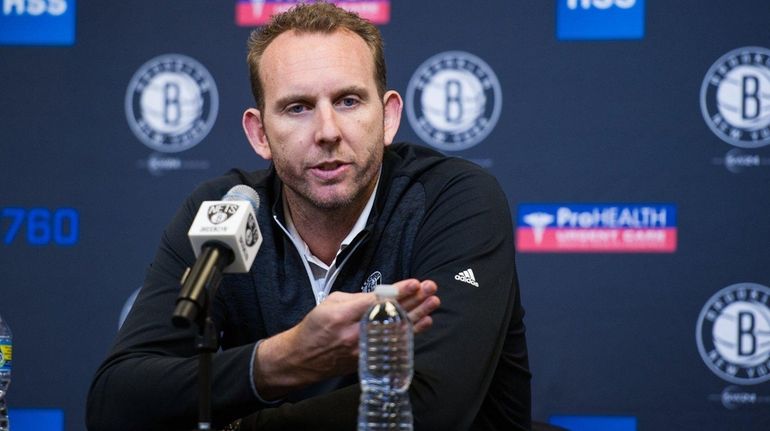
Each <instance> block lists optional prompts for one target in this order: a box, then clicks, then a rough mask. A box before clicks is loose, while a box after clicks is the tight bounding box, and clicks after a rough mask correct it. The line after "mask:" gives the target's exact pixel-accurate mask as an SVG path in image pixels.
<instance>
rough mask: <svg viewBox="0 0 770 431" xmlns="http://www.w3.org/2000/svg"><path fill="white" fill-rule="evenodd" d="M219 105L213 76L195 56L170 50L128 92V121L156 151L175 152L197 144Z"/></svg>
mask: <svg viewBox="0 0 770 431" xmlns="http://www.w3.org/2000/svg"><path fill="white" fill-rule="evenodd" d="M218 109H219V95H218V93H217V87H216V84H215V83H214V79H213V78H212V77H211V74H209V72H208V70H206V68H205V67H203V65H201V64H200V63H198V62H197V61H195V60H193V59H192V58H190V57H187V56H184V55H179V54H168V55H162V56H160V57H155V58H153V59H152V60H150V61H148V62H147V63H145V64H144V65H142V67H140V68H139V70H138V71H137V72H136V73H135V74H134V76H133V78H131V82H130V83H129V84H128V89H127V91H126V116H127V118H128V125H129V126H130V127H131V130H132V131H133V132H134V134H135V135H136V137H137V138H139V140H140V141H142V142H143V143H144V144H145V145H147V146H148V147H150V148H152V149H153V150H156V151H161V152H164V153H176V152H179V151H184V150H187V149H189V148H192V147H194V146H195V145H197V144H198V143H199V142H200V141H201V140H202V139H203V138H204V137H206V135H207V134H208V133H209V131H210V130H211V127H212V126H213V125H214V121H215V120H216V117H217V110H218Z"/></svg>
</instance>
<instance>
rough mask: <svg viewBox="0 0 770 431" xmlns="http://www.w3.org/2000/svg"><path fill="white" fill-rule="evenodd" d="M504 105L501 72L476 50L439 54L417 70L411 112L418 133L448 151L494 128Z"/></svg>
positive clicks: (408, 92) (471, 142)
mask: <svg viewBox="0 0 770 431" xmlns="http://www.w3.org/2000/svg"><path fill="white" fill-rule="evenodd" d="M501 107H502V91H501V90H500V82H499V81H498V80H497V76H495V72H494V71H493V70H492V68H491V67H489V65H488V64H487V63H485V62H484V61H483V60H481V59H480V58H478V57H476V56H475V55H472V54H468V53H466V52H460V51H449V52H444V53H441V54H437V55H435V56H433V57H431V58H429V59H428V60H427V61H425V62H424V63H423V64H422V65H420V67H418V68H417V71H416V72H415V73H414V75H412V79H411V80H410V81H409V86H408V87H407V90H406V113H407V117H408V118H409V123H410V124H411V125H412V128H413V129H414V131H415V132H416V133H417V135H418V136H419V137H420V138H421V139H422V140H423V141H425V142H426V143H428V144H430V145H432V146H434V147H436V148H438V149H441V150H445V151H458V150H464V149H466V148H470V147H472V146H474V145H476V144H478V143H479V142H481V141H482V140H483V139H484V138H485V137H486V136H487V135H489V133H490V132H491V131H492V129H494V127H495V124H496V123H497V120H498V118H499V117H500V110H501Z"/></svg>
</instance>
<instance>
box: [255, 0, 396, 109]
mask: <svg viewBox="0 0 770 431" xmlns="http://www.w3.org/2000/svg"><path fill="white" fill-rule="evenodd" d="M291 30H294V31H296V32H298V33H327V34H328V33H333V32H335V31H337V30H348V31H351V32H353V33H354V34H357V35H358V36H360V37H361V39H363V40H364V42H366V45H367V46H368V47H369V50H370V51H371V52H372V59H373V61H374V80H375V83H376V85H377V91H378V92H379V95H380V96H382V95H384V94H385V90H386V88H387V80H386V70H385V54H384V50H383V42H382V35H381V34H380V31H379V30H378V29H377V27H375V26H374V25H373V24H372V23H370V22H369V21H367V20H365V19H363V18H361V17H359V16H358V15H356V14H355V13H352V12H348V11H346V10H344V9H342V8H340V7H337V6H335V5H333V4H330V3H326V2H318V3H300V4H298V5H297V6H295V7H293V8H291V9H289V10H288V11H286V12H284V13H281V14H278V15H275V16H273V17H272V18H271V20H270V22H269V23H268V24H267V25H266V26H264V27H261V28H259V29H256V30H254V31H253V32H251V36H250V37H249V45H248V48H249V53H248V55H247V57H246V58H247V62H248V64H249V78H250V80H251V92H252V94H253V95H254V101H255V102H256V104H257V108H258V109H259V110H263V109H264V107H265V98H264V96H263V89H262V81H261V80H260V77H259V61H260V60H261V59H262V55H263V54H264V53H265V50H266V49H267V47H268V45H270V43H271V42H273V40H275V38H276V37H278V36H279V35H281V34H282V33H285V32H287V31H291Z"/></svg>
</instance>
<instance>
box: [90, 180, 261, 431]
mask: <svg viewBox="0 0 770 431" xmlns="http://www.w3.org/2000/svg"><path fill="white" fill-rule="evenodd" d="M224 190H227V188H225V189H224ZM196 195H197V196H196ZM220 196H222V190H213V189H207V188H205V187H203V188H199V189H198V190H197V191H196V192H195V193H194V194H193V196H192V197H191V198H190V199H188V200H187V202H186V203H185V204H184V205H183V206H182V207H181V208H180V210H179V211H178V212H177V214H176V216H175V218H174V219H173V221H172V222H171V224H170V225H169V227H168V228H167V229H166V231H165V232H164V234H163V237H162V240H161V244H160V247H159V250H158V253H157V255H156V257H155V259H154V261H153V263H152V264H151V266H150V268H149V270H148V273H147V277H146V281H145V284H144V286H143V288H142V290H141V292H140V294H139V295H138V297H137V299H136V302H135V303H134V306H133V308H132V310H131V312H130V314H129V316H128V318H127V319H126V321H125V322H124V324H123V326H122V327H121V329H120V331H119V333H118V335H117V338H116V341H115V343H114V346H113V348H112V350H111V352H110V354H109V356H108V357H107V359H106V360H105V361H104V363H103V364H102V365H101V366H100V368H99V369H98V370H97V373H96V375H95V377H94V380H93V382H92V384H91V388H90V391H89V394H88V400H87V413H86V416H87V425H88V429H89V430H91V431H108V430H126V429H141V430H156V429H157V430H174V429H192V428H195V424H196V422H197V418H198V402H197V399H198V384H197V378H198V374H197V369H198V358H197V353H196V351H195V346H194V342H195V335H196V331H197V330H196V328H190V329H184V330H183V329H178V328H175V327H174V326H173V325H172V324H171V315H172V313H173V309H174V304H175V301H176V297H177V295H178V294H179V286H180V283H179V280H180V277H181V275H182V273H183V271H184V269H185V268H186V267H188V266H191V265H192V263H193V262H194V254H193V251H192V248H191V246H190V245H189V242H188V240H187V229H188V228H189V226H190V224H191V222H192V219H193V217H194V215H195V213H196V211H197V208H198V205H199V204H200V202H201V201H202V200H204V199H206V198H208V199H219V197H220ZM223 315H224V313H223V312H222V310H221V307H220V306H218V305H217V303H216V301H214V304H212V318H213V320H214V321H215V324H218V325H221V322H222V319H223ZM193 326H194V325H193ZM253 349H254V344H253V343H252V344H248V345H243V346H239V347H235V348H232V349H229V350H224V351H220V352H217V353H216V354H214V357H213V361H212V368H213V370H212V374H213V375H212V379H213V382H214V386H213V390H212V392H213V399H212V411H213V412H214V423H215V424H221V423H227V422H229V421H231V420H233V419H234V418H237V417H241V416H245V415H247V414H249V413H250V412H253V411H255V410H258V409H260V408H262V407H263V406H264V405H263V404H262V403H260V401H259V400H258V399H257V398H256V396H255V395H254V393H253V390H252V388H251V382H250V380H249V371H250V359H251V354H252V351H253Z"/></svg>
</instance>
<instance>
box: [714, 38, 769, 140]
mask: <svg viewBox="0 0 770 431" xmlns="http://www.w3.org/2000/svg"><path fill="white" fill-rule="evenodd" d="M700 107H701V113H702V114H703V119H704V120H706V124H708V126H709V128H710V129H711V131H712V132H714V134H716V135H717V136H718V137H719V138H720V139H722V140H723V141H725V142H727V143H728V144H730V145H734V146H736V147H741V148H757V147H761V146H764V145H767V144H770V50H768V49H767V48H760V47H744V48H738V49H735V50H732V51H730V52H728V53H727V54H725V55H723V56H722V57H721V58H719V60H717V61H716V62H715V63H714V64H713V65H712V66H711V68H710V69H709V70H708V72H707V73H706V76H705V78H704V79H703V84H702V85H701V91H700Z"/></svg>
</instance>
